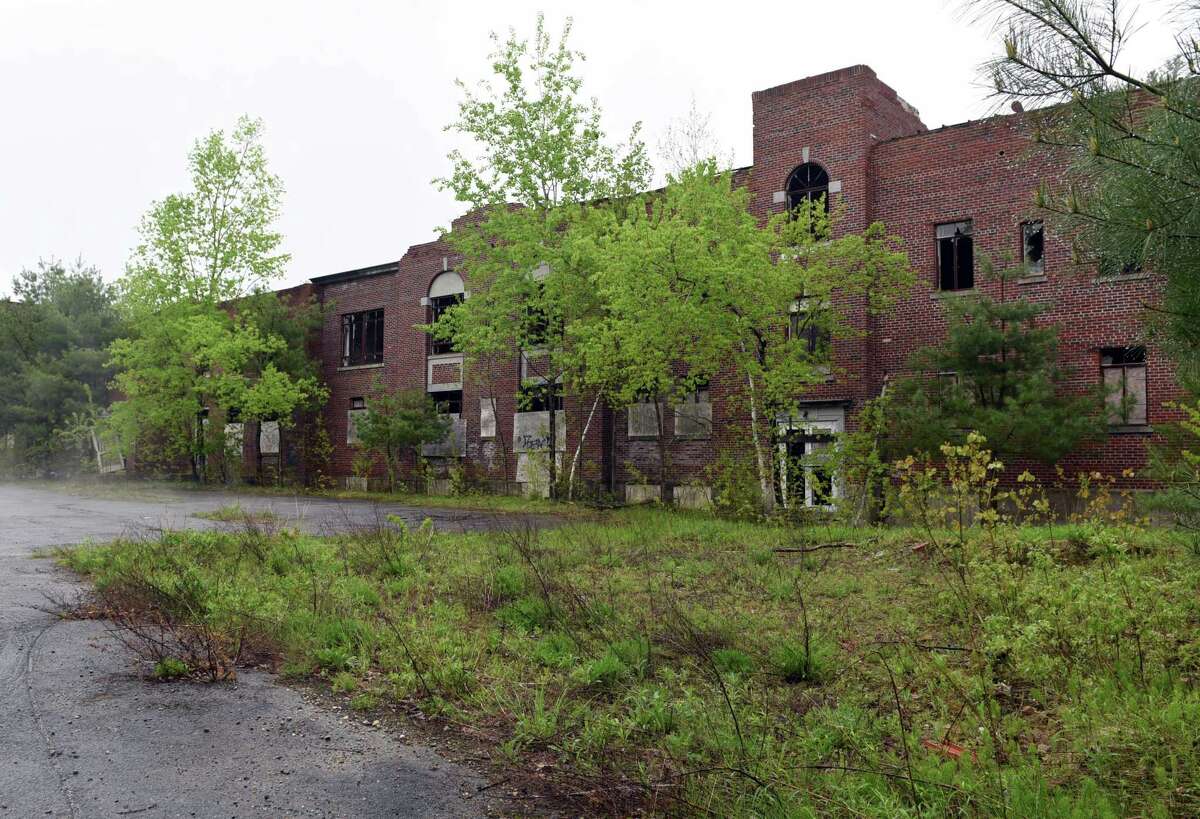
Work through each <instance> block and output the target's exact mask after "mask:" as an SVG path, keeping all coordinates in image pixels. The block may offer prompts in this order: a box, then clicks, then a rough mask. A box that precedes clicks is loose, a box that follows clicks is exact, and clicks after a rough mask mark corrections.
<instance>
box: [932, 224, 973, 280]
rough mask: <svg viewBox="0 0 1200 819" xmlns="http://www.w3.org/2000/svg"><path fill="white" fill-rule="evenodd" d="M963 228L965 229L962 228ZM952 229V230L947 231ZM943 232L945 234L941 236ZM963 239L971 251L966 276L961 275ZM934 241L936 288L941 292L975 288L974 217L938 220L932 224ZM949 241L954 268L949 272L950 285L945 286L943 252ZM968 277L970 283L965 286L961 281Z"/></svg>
mask: <svg viewBox="0 0 1200 819" xmlns="http://www.w3.org/2000/svg"><path fill="white" fill-rule="evenodd" d="M964 228H965V229H964ZM950 230H952V231H953V232H948V231H950ZM943 232H947V235H945V236H943V235H942V234H943ZM963 240H966V242H967V243H969V244H968V246H969V247H970V251H971V260H970V266H969V269H968V270H967V271H966V276H964V275H963V270H962V269H961V265H962V251H961V247H962V246H963ZM934 242H935V248H936V261H937V285H938V286H937V289H938V290H939V291H940V292H942V293H959V292H964V291H968V290H974V289H975V220H974V219H956V220H954V221H952V222H939V223H938V224H936V225H935V226H934ZM947 242H949V243H951V244H950V247H951V248H952V249H953V250H952V252H953V254H954V256H953V265H954V269H953V271H952V273H951V277H952V284H953V286H952V287H946V286H945V284H946V271H945V270H944V262H943V253H944V252H945V250H944V248H945V247H946V244H945V243H947ZM967 277H969V279H970V283H969V284H968V285H966V286H965V287H964V286H963V285H962V282H963V280H964V279H965V278H967Z"/></svg>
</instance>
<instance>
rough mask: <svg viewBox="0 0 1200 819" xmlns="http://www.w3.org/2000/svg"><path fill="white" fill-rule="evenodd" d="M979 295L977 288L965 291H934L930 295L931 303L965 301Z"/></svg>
mask: <svg viewBox="0 0 1200 819" xmlns="http://www.w3.org/2000/svg"><path fill="white" fill-rule="evenodd" d="M975 295H978V294H977V293H976V292H975V288H973V287H971V288H967V289H964V290H934V291H933V292H931V293H930V294H929V300H930V301H941V300H942V299H965V298H970V297H971V296H975Z"/></svg>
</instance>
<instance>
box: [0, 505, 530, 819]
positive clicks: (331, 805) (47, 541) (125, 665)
mask: <svg viewBox="0 0 1200 819" xmlns="http://www.w3.org/2000/svg"><path fill="white" fill-rule="evenodd" d="M234 502H237V503H240V504H241V506H242V508H243V509H245V510H247V511H252V510H261V509H269V510H271V511H273V512H274V513H275V514H276V515H278V516H280V517H281V518H283V519H286V520H287V521H289V522H294V523H295V524H297V525H299V526H301V527H302V528H304V529H306V530H308V531H312V532H316V533H321V532H328V531H333V530H344V529H346V528H350V527H353V526H356V525H364V524H369V523H371V522H372V521H374V520H376V519H377V517H378V516H379V515H380V514H397V515H399V516H401V517H403V518H405V519H406V520H409V521H411V522H412V523H414V524H415V523H419V522H420V521H421V520H422V519H423V518H425V517H430V518H432V519H433V520H434V524H435V525H436V526H437V527H438V528H440V529H446V530H478V529H488V528H494V527H496V526H502V525H505V521H504V519H503V518H501V517H500V516H497V515H493V514H490V513H485V512H472V511H466V510H455V509H417V508H413V507H402V506H379V507H376V505H374V504H372V503H370V502H364V501H335V500H329V499H311V498H299V499H293V498H284V497H271V496H257V495H241V496H239V495H237V494H234V493H228V492H198V491H187V490H184V491H172V490H162V489H152V488H148V489H146V490H145V491H138V490H134V491H127V492H124V493H122V494H121V495H118V496H117V497H104V496H88V495H86V494H77V493H75V494H73V493H69V492H66V491H57V490H55V489H51V488H47V487H45V486H39V485H21V484H0V819H7V818H8V817H13V819H17V818H18V817H20V819H24V818H25V817H37V816H51V817H71V818H72V819H83V818H84V817H122V816H137V817H235V818H236V817H257V816H288V817H293V816H294V817H335V816H336V817H368V816H370V817H375V816H379V817H385V816H387V817H391V816H404V817H444V816H445V817H449V816H455V817H457V816H482V815H488V814H495V813H509V812H510V811H511V808H506V806H505V805H504V803H503V802H501V801H498V800H497V799H495V798H491V797H490V794H479V793H478V792H477V789H478V788H479V787H481V786H482V785H485V784H486V783H485V782H484V781H483V780H482V779H481V778H480V776H479V774H477V773H475V772H473V771H472V770H470V769H468V768H466V767H463V766H460V765H456V764H453V763H450V762H447V761H446V760H444V759H442V758H441V757H439V756H438V755H437V754H436V753H435V752H434V751H433V750H431V749H429V748H424V747H420V746H413V745H406V744H404V743H402V742H400V741H398V739H397V738H394V737H393V736H391V735H389V734H388V733H386V732H384V731H382V730H379V729H376V728H372V727H369V726H365V725H362V724H360V723H359V722H356V721H354V720H344V719H342V715H341V714H339V713H338V712H336V711H330V710H327V709H325V708H322V707H320V706H319V705H317V704H315V703H313V702H310V701H308V700H307V699H305V698H304V697H303V696H302V695H301V693H300V692H299V691H297V690H296V689H293V688H288V687H285V686H281V685H276V684H275V683H274V682H273V681H272V678H271V676H270V675H268V674H265V673H262V672H258V671H253V670H246V671H241V672H240V673H239V677H238V681H237V682H236V683H228V684H215V685H204V684H197V683H187V682H179V683H155V682H149V681H146V680H143V679H142V678H141V677H140V676H139V673H138V666H137V663H136V660H135V658H134V657H133V656H132V655H131V654H130V653H129V652H128V651H127V650H126V649H125V648H124V647H123V646H122V645H121V644H120V643H118V642H117V641H116V640H115V639H114V638H112V637H111V636H110V635H109V634H108V632H107V628H106V624H105V623H103V622H97V621H69V620H60V619H58V618H57V617H56V616H55V615H54V614H53V613H51V611H50V610H49V609H50V608H51V606H50V603H49V600H48V598H55V599H63V598H64V597H71V596H73V595H74V594H75V593H76V592H77V591H78V590H79V589H80V588H81V587H80V585H79V584H78V582H77V581H76V580H75V579H74V578H73V577H72V576H71V575H70V574H69V573H67V572H65V571H62V570H60V569H58V568H57V567H56V566H55V565H54V564H53V562H52V561H50V560H48V559H45V558H38V557H37V556H36V555H35V552H36V550H38V549H39V548H45V547H50V546H56V545H71V544H76V543H80V542H84V541H87V540H95V541H104V540H111V539H113V538H116V537H120V536H122V535H129V534H134V533H137V532H140V531H151V530H154V529H157V528H212V527H217V526H220V525H221V524H219V523H215V522H212V521H207V520H203V519H200V518H196V517H192V516H193V515H194V514H195V513H196V512H201V511H207V510H213V509H217V508H220V507H222V506H226V505H228V504H230V503H234ZM509 520H510V521H511V520H512V519H509ZM522 525H523V522H522Z"/></svg>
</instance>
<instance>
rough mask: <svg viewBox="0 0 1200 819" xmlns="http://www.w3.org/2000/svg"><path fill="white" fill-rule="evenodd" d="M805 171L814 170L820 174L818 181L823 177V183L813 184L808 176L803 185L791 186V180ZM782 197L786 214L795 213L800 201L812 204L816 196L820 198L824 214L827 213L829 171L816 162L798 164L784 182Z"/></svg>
mask: <svg viewBox="0 0 1200 819" xmlns="http://www.w3.org/2000/svg"><path fill="white" fill-rule="evenodd" d="M806 169H816V170H817V171H818V172H819V173H820V177H818V179H821V177H823V181H822V182H821V183H820V184H813V183H812V177H811V174H810V176H809V179H808V180H806V182H805V184H803V185H799V184H796V185H793V180H794V179H796V176H797V174H799V173H800V172H801V171H803V170H806ZM783 195H784V202H785V204H786V205H787V209H788V213H794V212H795V210H796V208H797V206H799V204H800V200H801V199H804V200H805V201H808V202H812V201H814V200H815V199H816V198H817V197H818V196H820V197H821V199H822V201H823V202H824V204H825V212H826V213H829V171H828V170H827V169H826V168H825V166H823V165H821V164H820V163H818V162H802V163H800V164H799V165H797V166H796V167H795V168H792V171H791V173H789V174H788V176H787V179H786V180H785V181H784V186H783Z"/></svg>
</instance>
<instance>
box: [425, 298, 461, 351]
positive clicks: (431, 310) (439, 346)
mask: <svg viewBox="0 0 1200 819" xmlns="http://www.w3.org/2000/svg"><path fill="white" fill-rule="evenodd" d="M463 297H464V294H463V293H450V294H448V295H445V296H430V297H429V307H428V319H429V320H428V321H427V322H426V324H429V325H433V324H437V322H438V319H440V318H441V317H442V315H443V314H444V313H445V312H446V311H447V310H449V309H450V308H452V307H456V306H458V305H460V304H462V302H463ZM428 338H429V352H428V353H427V355H431V356H432V355H449V354H451V353H456V352H458V350H456V349H454V341H453V339H448V338H437V337H435V336H434V335H433V334H432V333H430V334H428Z"/></svg>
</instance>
